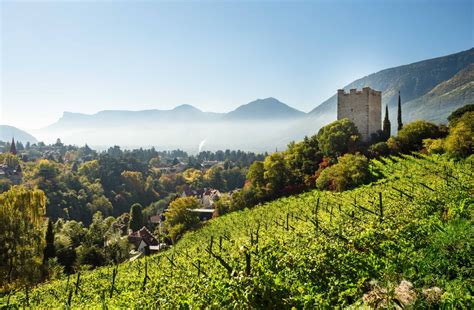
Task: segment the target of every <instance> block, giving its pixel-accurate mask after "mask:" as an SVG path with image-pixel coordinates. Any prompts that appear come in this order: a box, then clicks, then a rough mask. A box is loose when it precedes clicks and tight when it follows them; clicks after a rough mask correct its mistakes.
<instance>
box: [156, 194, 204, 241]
mask: <svg viewBox="0 0 474 310" xmlns="http://www.w3.org/2000/svg"><path fill="white" fill-rule="evenodd" d="M200 207H201V204H200V203H199V202H198V201H197V199H196V198H195V197H182V198H178V199H176V200H174V201H173V202H171V204H170V206H169V208H168V211H166V212H165V213H164V216H165V222H164V226H165V230H166V231H167V232H168V235H169V236H170V238H171V240H172V241H173V242H176V241H177V240H178V239H179V238H180V237H181V236H182V235H183V234H184V233H185V232H186V231H188V230H190V229H192V228H195V227H196V226H197V225H198V224H199V217H198V216H197V214H196V213H194V212H191V211H190V210H191V209H197V208H200Z"/></svg>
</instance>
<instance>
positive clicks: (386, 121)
mask: <svg viewBox="0 0 474 310" xmlns="http://www.w3.org/2000/svg"><path fill="white" fill-rule="evenodd" d="M390 127H391V124H390V119H389V117H388V105H386V106H385V118H384V119H383V127H382V134H383V138H384V140H387V139H388V138H390Z"/></svg>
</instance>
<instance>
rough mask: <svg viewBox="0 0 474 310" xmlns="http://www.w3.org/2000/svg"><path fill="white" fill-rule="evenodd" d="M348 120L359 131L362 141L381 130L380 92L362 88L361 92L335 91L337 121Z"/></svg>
mask: <svg viewBox="0 0 474 310" xmlns="http://www.w3.org/2000/svg"><path fill="white" fill-rule="evenodd" d="M343 118H348V119H349V120H350V121H352V122H353V123H354V124H355V125H356V127H357V129H358V130H359V132H360V134H361V137H362V140H363V141H369V140H370V138H371V135H372V134H374V133H377V131H379V130H381V126H382V92H380V91H376V90H373V89H371V88H370V87H364V88H362V90H361V91H358V90H357V89H351V90H349V92H348V93H346V92H345V91H344V89H339V90H338V91H337V119H338V120H339V119H343Z"/></svg>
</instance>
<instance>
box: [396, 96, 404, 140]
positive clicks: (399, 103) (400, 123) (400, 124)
mask: <svg viewBox="0 0 474 310" xmlns="http://www.w3.org/2000/svg"><path fill="white" fill-rule="evenodd" d="M397 121H398V130H399V131H400V130H402V128H403V123H402V100H401V98H400V91H398V116H397Z"/></svg>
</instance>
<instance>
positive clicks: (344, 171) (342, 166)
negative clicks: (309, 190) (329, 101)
mask: <svg viewBox="0 0 474 310" xmlns="http://www.w3.org/2000/svg"><path fill="white" fill-rule="evenodd" d="M368 179H369V163H368V160H367V158H366V157H365V156H364V155H360V154H355V155H354V154H346V155H344V156H342V157H339V159H338V163H337V164H335V165H333V166H330V167H328V168H326V169H324V170H323V171H322V172H321V174H320V176H319V178H318V179H317V180H316V185H317V187H318V188H319V189H328V190H334V191H339V192H340V191H343V190H346V189H349V188H351V187H355V186H358V185H361V184H363V183H365V182H366V181H367V180H368Z"/></svg>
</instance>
